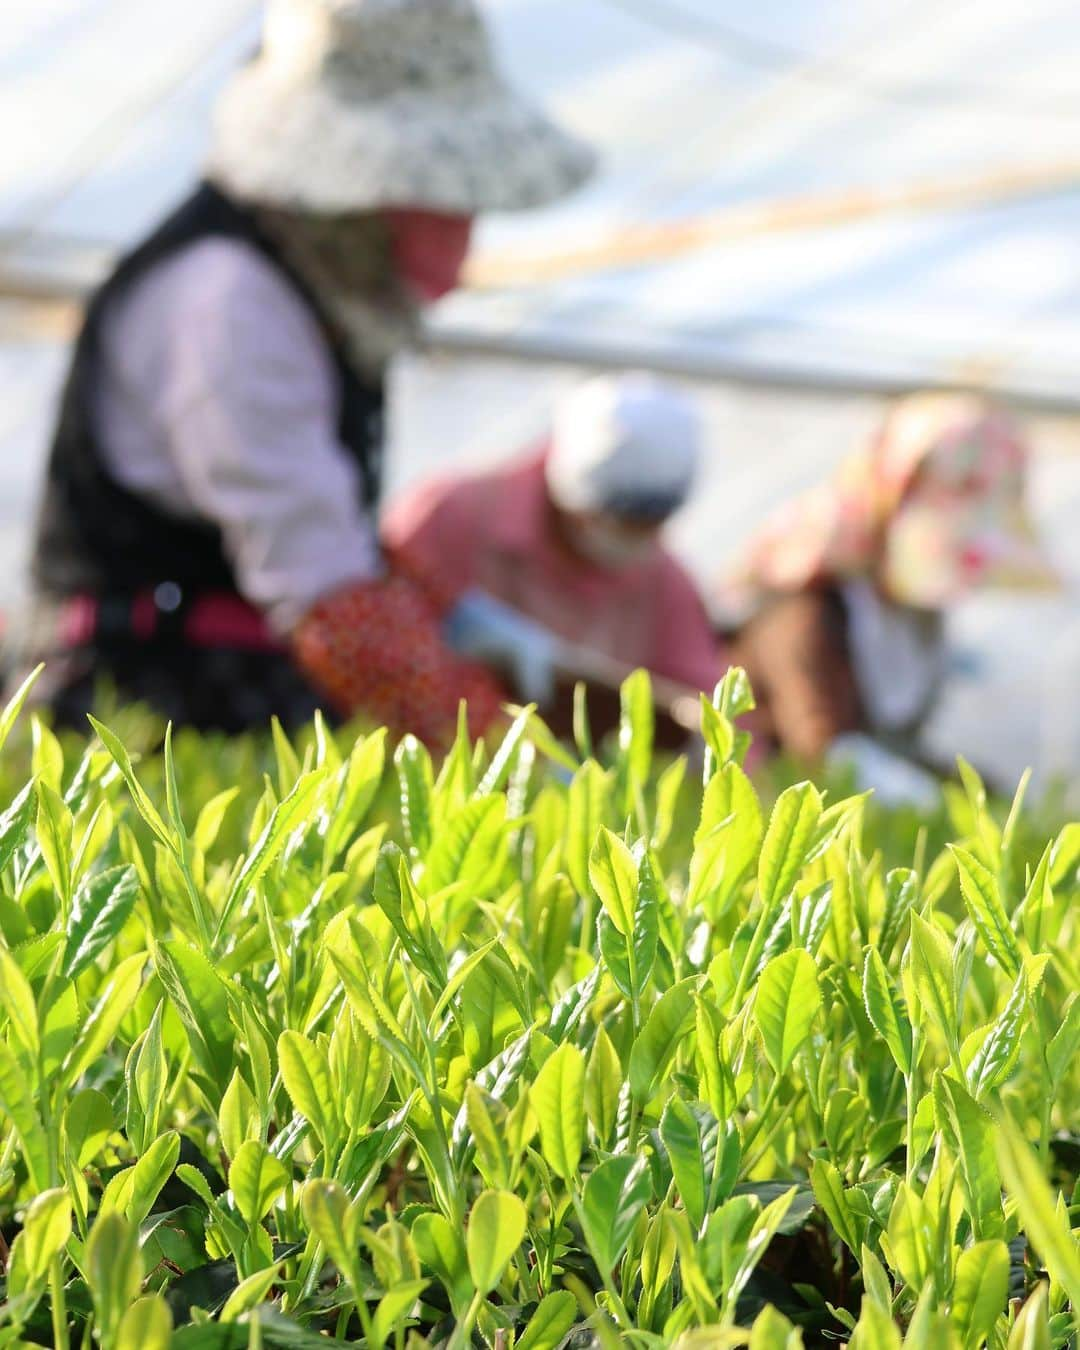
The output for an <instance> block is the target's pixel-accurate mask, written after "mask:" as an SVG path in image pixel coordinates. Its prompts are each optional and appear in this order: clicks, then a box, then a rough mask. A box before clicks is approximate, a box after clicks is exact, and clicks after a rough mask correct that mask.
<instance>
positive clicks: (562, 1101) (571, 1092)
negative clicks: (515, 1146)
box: [529, 1042, 585, 1181]
mask: <svg viewBox="0 0 1080 1350" xmlns="http://www.w3.org/2000/svg"><path fill="white" fill-rule="evenodd" d="M584 1089H585V1059H584V1057H583V1055H582V1053H581V1051H580V1050H579V1049H578V1048H577V1046H576V1045H571V1044H570V1043H569V1042H566V1043H565V1044H563V1045H560V1046H559V1048H558V1049H557V1050H556V1051H555V1052H554V1053H553V1054H552V1055H551V1056H550V1057H549V1058H548V1060H547V1061H546V1063H545V1064H544V1067H543V1068H542V1069H541V1070H540V1072H539V1073H538V1074H537V1075H536V1081H535V1082H534V1083H533V1086H532V1088H531V1090H530V1092H529V1099H530V1101H531V1102H532V1105H533V1110H534V1111H535V1112H536V1117H537V1119H538V1120H539V1122H540V1140H541V1144H542V1147H543V1150H544V1158H545V1160H546V1162H547V1163H548V1165H549V1166H550V1167H551V1169H552V1171H554V1172H555V1173H556V1175H557V1176H560V1177H562V1178H563V1180H564V1181H569V1180H571V1178H573V1177H574V1176H576V1174H577V1168H578V1163H579V1162H580V1160H581V1149H582V1145H583V1143H584V1134H585V1129H584V1113H583V1110H582V1108H583V1102H584Z"/></svg>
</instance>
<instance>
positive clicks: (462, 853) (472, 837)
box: [425, 795, 506, 896]
mask: <svg viewBox="0 0 1080 1350" xmlns="http://www.w3.org/2000/svg"><path fill="white" fill-rule="evenodd" d="M505 830H506V798H505V797H503V796H499V795H495V796H489V797H474V798H473V799H472V801H469V802H466V803H465V805H464V806H463V807H462V808H461V809H460V810H459V811H457V812H455V813H454V815H452V816H451V817H450V819H449V820H447V821H446V822H445V823H444V824H443V825H441V826H440V828H439V832H438V834H437V835H436V836H435V838H434V840H433V842H432V845H431V850H430V853H429V855H428V859H427V868H426V871H425V882H426V886H427V889H428V893H433V892H435V891H438V890H441V889H442V888H443V887H444V886H450V885H452V884H453V883H454V882H455V881H460V882H463V883H464V884H465V885H467V886H468V887H469V890H470V892H471V893H472V894H474V895H477V896H480V895H485V894H487V892H488V891H489V890H491V888H492V887H493V886H495V885H496V883H497V882H498V879H499V872H500V871H501V870H502V864H503V859H504V856H505V850H504V849H503V847H502V845H503V840H504V837H505Z"/></svg>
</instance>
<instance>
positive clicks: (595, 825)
mask: <svg viewBox="0 0 1080 1350" xmlns="http://www.w3.org/2000/svg"><path fill="white" fill-rule="evenodd" d="M607 799H608V778H607V775H606V774H605V773H604V771H603V769H602V768H601V767H600V765H599V764H597V763H596V761H595V760H592V759H590V760H586V762H585V763H584V764H583V765H582V766H581V768H580V769H578V771H577V773H575V774H574V777H573V779H572V780H571V782H570V787H569V790H568V792H567V803H566V804H567V820H566V867H567V871H568V872H569V873H570V880H571V881H572V882H573V883H574V889H575V890H576V891H577V893H578V895H590V894H591V893H592V888H591V885H590V882H589V866H590V857H591V854H592V849H593V845H594V843H595V842H596V838H597V835H598V833H599V831H600V827H601V825H602V823H603V819H604V814H605V812H606V809H607ZM635 870H636V869H635ZM620 931H621V930H620Z"/></svg>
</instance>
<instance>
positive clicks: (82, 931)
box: [63, 867, 139, 980]
mask: <svg viewBox="0 0 1080 1350" xmlns="http://www.w3.org/2000/svg"><path fill="white" fill-rule="evenodd" d="M138 893H139V878H138V874H137V873H136V871H135V869H134V868H133V867H110V868H109V869H108V870H107V871H104V872H99V873H97V874H96V875H94V876H89V877H87V878H86V879H85V880H84V881H83V883H82V885H81V886H80V887H79V889H78V890H77V891H76V892H75V899H74V904H73V908H72V912H71V924H70V926H69V928H68V939H67V946H66V948H65V950H64V964H63V974H64V976H65V978H66V979H69V980H73V979H75V978H76V977H77V976H79V975H81V974H82V972H83V971H84V970H85V969H86V968H87V966H89V965H90V964H91V963H92V962H93V961H95V960H96V959H97V957H99V956H100V955H101V953H102V952H103V951H104V950H105V948H106V947H107V946H108V945H109V943H110V942H112V941H113V939H114V938H116V937H117V936H118V934H119V933H120V930H121V929H122V928H123V926H124V924H125V923H127V921H128V917H129V916H130V914H131V911H132V909H133V908H134V905H135V897H136V896H137V895H138Z"/></svg>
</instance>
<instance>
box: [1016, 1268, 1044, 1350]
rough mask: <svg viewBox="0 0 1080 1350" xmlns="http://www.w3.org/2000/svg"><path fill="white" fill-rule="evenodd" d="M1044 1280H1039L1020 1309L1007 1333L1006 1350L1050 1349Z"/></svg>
mask: <svg viewBox="0 0 1080 1350" xmlns="http://www.w3.org/2000/svg"><path fill="white" fill-rule="evenodd" d="M1046 1291H1047V1284H1046V1281H1045V1280H1043V1281H1040V1282H1039V1283H1038V1284H1037V1285H1036V1286H1035V1290H1034V1292H1033V1293H1032V1294H1031V1295H1030V1296H1029V1298H1028V1300H1027V1302H1026V1303H1025V1304H1024V1306H1023V1307H1022V1308H1021V1309H1020V1312H1019V1315H1018V1316H1017V1319H1016V1321H1015V1323H1014V1324H1013V1329H1012V1332H1011V1333H1010V1335H1009V1343H1008V1347H1007V1350H1051V1346H1052V1342H1051V1340H1050V1320H1049V1312H1048V1310H1047V1298H1046Z"/></svg>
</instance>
